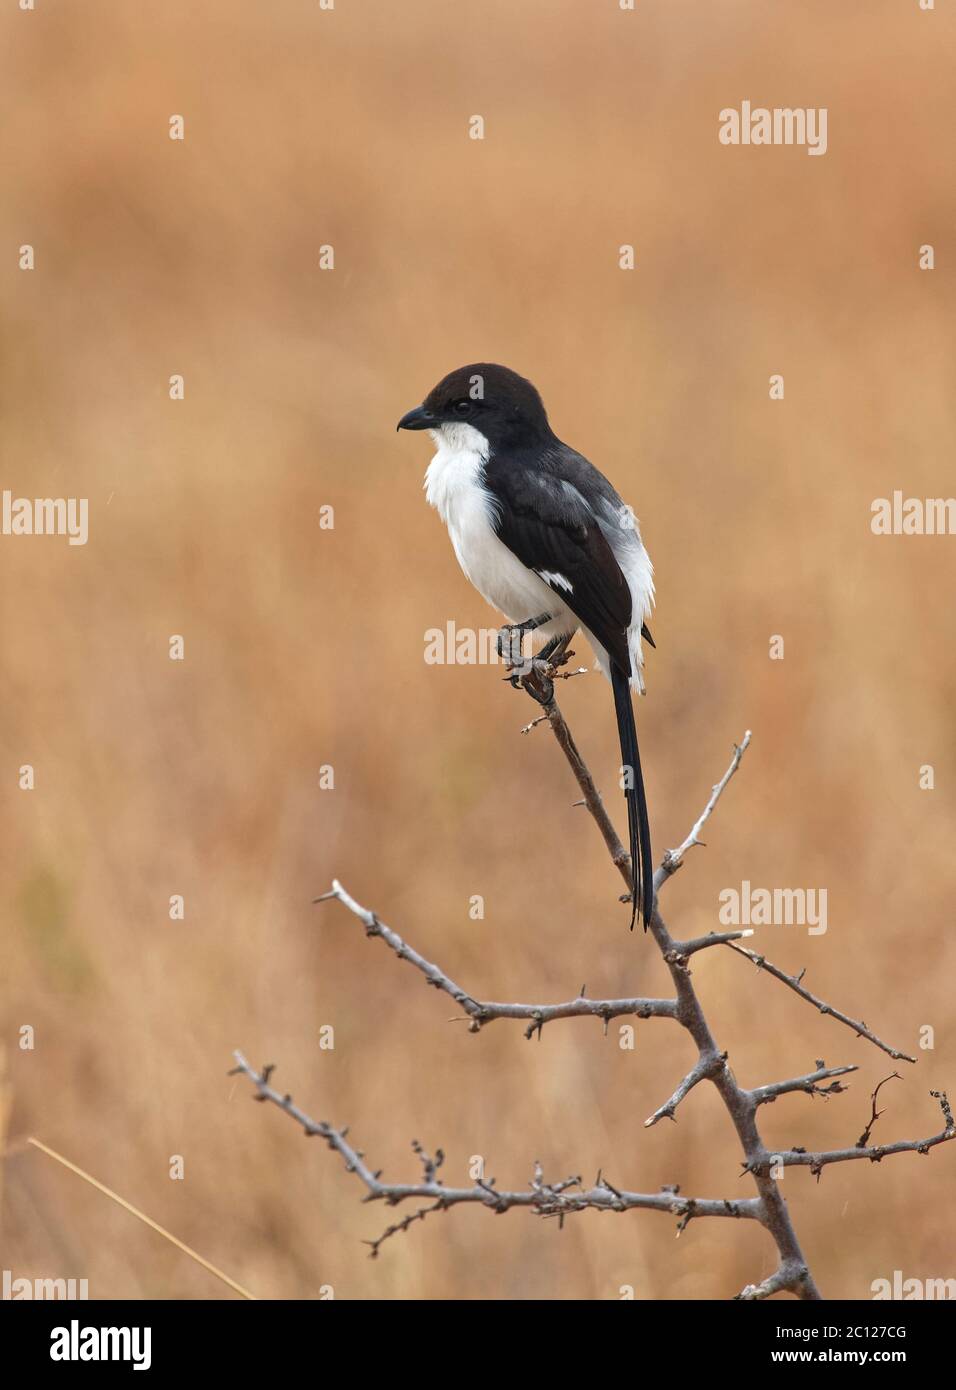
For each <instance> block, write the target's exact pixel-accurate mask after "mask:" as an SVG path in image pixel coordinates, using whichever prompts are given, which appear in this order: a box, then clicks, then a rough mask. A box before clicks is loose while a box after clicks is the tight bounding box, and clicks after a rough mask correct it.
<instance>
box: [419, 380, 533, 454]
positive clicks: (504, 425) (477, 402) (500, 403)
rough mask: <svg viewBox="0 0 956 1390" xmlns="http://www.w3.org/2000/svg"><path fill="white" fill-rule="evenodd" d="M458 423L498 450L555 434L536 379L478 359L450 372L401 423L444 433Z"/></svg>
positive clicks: (531, 442) (526, 443)
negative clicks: (549, 423) (526, 378)
mask: <svg viewBox="0 0 956 1390" xmlns="http://www.w3.org/2000/svg"><path fill="white" fill-rule="evenodd" d="M454 425H470V426H471V427H472V429H475V430H477V431H478V432H479V433H480V434H482V435H484V437H485V438H486V439H487V440H488V442H489V444H491V445H492V446H493V447H497V448H501V447H502V446H511V447H518V446H521V445H528V444H533V443H535V442H539V441H542V442H543V441H547V440H550V439H551V438H552V434H551V428H550V426H549V425H548V417H547V415H546V414H545V409H544V406H543V405H542V403H541V397H540V396H539V395H538V392H537V391H536V389H535V388H534V387H533V386H532V385H531V382H530V381H526V380H525V378H524V377H523V376H519V375H518V373H517V372H513V371H511V370H510V368H508V367H499V366H498V365H497V364H496V363H494V362H473V363H472V364H471V366H469V367H459V368H458V369H457V371H454V372H449V373H448V375H447V376H445V377H442V379H441V381H440V382H439V383H438V385H437V386H434V387H433V388H432V389H431V391H429V393H428V395H427V396H426V397H425V399H424V401H423V402H422V404H421V405H417V406H416V407H415V408H414V410H410V411H409V412H408V414H407V415H403V416H402V418H401V419H400V420H399V422H398V428H399V429H400V430H435V431H438V432H444V431H445V430H447V429H449V427H451V426H454Z"/></svg>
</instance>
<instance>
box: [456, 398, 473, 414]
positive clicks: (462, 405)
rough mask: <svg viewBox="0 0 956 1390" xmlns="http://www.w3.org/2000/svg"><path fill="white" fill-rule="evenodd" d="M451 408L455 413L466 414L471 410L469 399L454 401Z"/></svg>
mask: <svg viewBox="0 0 956 1390" xmlns="http://www.w3.org/2000/svg"><path fill="white" fill-rule="evenodd" d="M452 410H453V411H454V412H455V414H456V415H468V414H469V413H470V412H471V401H467V400H461V401H456V402H455V404H454V405H453V406H452Z"/></svg>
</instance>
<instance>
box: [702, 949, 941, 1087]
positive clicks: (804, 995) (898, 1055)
mask: <svg viewBox="0 0 956 1390" xmlns="http://www.w3.org/2000/svg"><path fill="white" fill-rule="evenodd" d="M724 944H725V945H726V946H727V947H728V948H729V949H730V950H731V951H736V952H737V954H738V955H740V956H746V957H747V959H748V960H752V961H753V963H754V965H755V966H756V967H757V969H758V970H765V971H766V972H767V974H768V975H772V976H773V977H774V979H775V980H780V982H781V983H782V984H785V985H786V986H787V988H788V989H792V990H793V992H794V994H799V996H800V998H801V999H805V1000H806V1001H807V1003H808V1004H812V1005H813V1007H814V1008H815V1009H818V1010H819V1011H820V1013H821V1014H826V1015H828V1017H830V1018H835V1019H836V1020H837V1022H838V1023H845V1024H846V1026H847V1027H848V1028H852V1029H853V1031H854V1033H856V1035H857V1037H858V1038H866V1039H867V1041H869V1042H871V1043H873V1045H874V1047H878V1048H879V1049H880V1050H881V1052H886V1053H888V1054H889V1056H890V1057H892V1058H893V1060H894V1062H915V1061H916V1058H915V1057H910V1055H909V1054H908V1053H906V1052H901V1051H900V1050H899V1048H896V1047H891V1046H890V1044H889V1043H885V1042H883V1040H882V1038H878V1037H877V1036H876V1034H875V1033H872V1032H871V1031H870V1029H869V1028H867V1026H866V1024H865V1023H861V1022H859V1021H858V1020H857V1019H855V1018H851V1017H850V1015H849V1014H845V1013H843V1012H842V1011H841V1010H840V1009H835V1008H834V1007H833V1005H832V1004H827V1003H826V1002H825V1001H824V1000H823V999H818V998H817V996H816V995H815V994H811V993H810V991H809V990H808V989H804V987H803V984H802V980H803V976H804V973H805V972H804V971H803V970H801V971H800V974H799V975H788V974H787V973H786V971H784V970H781V969H780V968H779V966H776V965H772V964H771V963H770V961H769V960H767V957H766V956H762V955H758V954H757V952H756V951H748V950H747V949H746V947H744V946H735V945H734V943H733V942H732V941H727V942H725V943H724Z"/></svg>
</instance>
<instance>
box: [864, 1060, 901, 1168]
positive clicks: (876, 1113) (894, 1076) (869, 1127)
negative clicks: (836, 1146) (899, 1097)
mask: <svg viewBox="0 0 956 1390" xmlns="http://www.w3.org/2000/svg"><path fill="white" fill-rule="evenodd" d="M902 1080H903V1078H902V1077H901V1076H900V1074H899V1072H898V1071H893V1072H890V1074H889V1076H884V1078H883V1080H882V1081H881V1082H879V1084H878V1085H877V1087H876V1090H875V1091H874V1092H873V1094H872V1095H871V1096H870V1105H871V1111H870V1118H869V1120H867V1123H866V1129H865V1130H864V1131H863V1133H862V1134H861V1135H860V1137H859V1139H858V1140H857V1141H856V1146H857V1148H858V1149H865V1148H866V1146H867V1144H868V1143H869V1142H870V1135H871V1134H872V1133H873V1126H874V1125H875V1124H876V1122H877V1120H878V1119H879V1118H880V1116H881V1115H882V1114H883V1111H882V1110H877V1108H876V1098H877V1096H878V1095H879V1094H880V1091H881V1090H882V1088H883V1087H884V1086H885V1085H886V1083H887V1081H902Z"/></svg>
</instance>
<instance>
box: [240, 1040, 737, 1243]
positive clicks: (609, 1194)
mask: <svg viewBox="0 0 956 1390" xmlns="http://www.w3.org/2000/svg"><path fill="white" fill-rule="evenodd" d="M233 1056H234V1057H235V1059H236V1065H235V1067H234V1068H233V1069H232V1071H231V1072H230V1075H235V1074H236V1073H242V1075H244V1076H247V1077H248V1078H249V1080H250V1081H251V1082H252V1083H253V1085H254V1086H255V1088H256V1096H255V1099H256V1100H260V1101H271V1103H272V1104H273V1105H276V1106H278V1108H279V1109H280V1110H282V1111H284V1112H285V1114H287V1115H288V1116H290V1118H291V1119H293V1120H295V1121H296V1123H297V1124H299V1125H301V1126H302V1128H303V1130H304V1131H305V1133H306V1135H307V1137H309V1138H311V1137H313V1136H315V1137H318V1138H320V1139H324V1140H325V1142H326V1143H327V1144H328V1146H329V1148H330V1149H333V1150H334V1151H335V1152H336V1153H337V1154H339V1156H340V1157H341V1158H342V1159H343V1160H344V1162H345V1168H346V1172H349V1173H355V1174H356V1175H357V1176H358V1177H359V1178H360V1179H361V1181H362V1182H363V1183H364V1184H365V1188H366V1195H365V1201H366V1202H384V1203H385V1204H386V1206H393V1207H394V1206H398V1204H399V1203H400V1202H407V1201H409V1200H410V1199H411V1200H416V1199H418V1200H423V1201H429V1202H431V1203H432V1205H431V1206H430V1207H424V1208H420V1209H419V1210H417V1211H415V1212H414V1213H412V1214H411V1215H409V1216H406V1217H405V1218H404V1219H403V1220H402V1221H400V1222H397V1223H396V1224H395V1225H392V1226H389V1228H388V1230H386V1231H384V1232H383V1233H382V1235H381V1236H380V1237H379V1238H378V1240H374V1241H369V1242H368V1244H369V1245H371V1246H372V1254H373V1255H377V1254H378V1248H379V1246H380V1245H381V1244H382V1242H383V1241H384V1240H387V1239H388V1237H389V1236H391V1235H395V1234H397V1233H398V1232H399V1231H404V1230H407V1229H408V1227H409V1226H410V1225H411V1224H412V1222H414V1221H418V1220H423V1219H424V1217H425V1216H427V1215H428V1214H429V1213H430V1212H434V1211H445V1210H447V1208H448V1207H454V1206H460V1205H462V1204H463V1203H477V1204H478V1205H479V1206H483V1207H488V1208H489V1209H490V1210H491V1211H494V1212H498V1213H501V1212H506V1211H510V1210H511V1209H512V1208H513V1207H530V1208H531V1209H532V1210H533V1211H535V1212H537V1213H538V1215H539V1216H557V1217H559V1218H560V1219H562V1220H563V1218H564V1217H565V1216H568V1215H570V1214H572V1213H573V1212H577V1211H585V1210H587V1209H588V1208H592V1209H594V1210H596V1211H635V1210H643V1211H662V1212H669V1213H670V1214H671V1215H672V1216H677V1217H680V1220H681V1229H683V1227H684V1226H686V1225H687V1223H688V1222H689V1221H690V1220H692V1219H693V1218H694V1217H695V1216H734V1217H737V1218H747V1219H750V1220H753V1221H760V1220H761V1212H760V1202H759V1200H758V1199H757V1198H755V1197H749V1198H737V1199H736V1200H734V1201H725V1200H724V1199H723V1198H722V1197H720V1198H704V1197H681V1196H680V1194H679V1192H678V1191H677V1190H676V1189H665V1190H663V1191H661V1192H654V1193H647V1192H626V1191H624V1190H623V1189H621V1188H618V1187H612V1186H611V1184H610V1183H609V1182H608V1181H607V1180H606V1178H604V1177H603V1176H602V1174H600V1173H599V1174H598V1175H597V1178H596V1180H595V1182H594V1185H593V1186H592V1187H590V1188H584V1187H582V1185H581V1178H579V1177H570V1178H565V1179H563V1180H562V1181H561V1182H555V1183H546V1182H545V1181H544V1174H543V1172H542V1170H541V1167H540V1165H538V1164H535V1169H534V1175H533V1177H532V1179H531V1181H530V1183H529V1184H528V1190H527V1191H522V1192H504V1191H499V1190H498V1188H496V1187H495V1180H494V1178H489V1179H480V1180H478V1181H476V1182H475V1183H474V1185H473V1186H472V1187H446V1186H445V1184H444V1183H443V1182H441V1181H440V1179H439V1178H438V1176H437V1170H438V1168H439V1166H440V1162H441V1160H440V1158H436V1159H435V1160H432V1159H430V1158H429V1157H428V1155H427V1154H426V1153H425V1152H424V1150H423V1149H422V1147H421V1145H420V1144H418V1143H417V1142H415V1143H413V1144H412V1148H413V1150H414V1151H415V1153H416V1154H417V1155H418V1157H419V1159H420V1160H421V1162H422V1167H423V1168H424V1175H423V1176H424V1180H423V1181H422V1182H418V1183H388V1182H383V1181H382V1174H381V1170H379V1171H377V1172H373V1171H372V1169H370V1168H369V1167H368V1165H367V1164H366V1162H365V1155H364V1154H363V1153H362V1151H361V1150H360V1149H355V1148H353V1147H352V1145H351V1144H350V1143H349V1142H348V1138H347V1135H348V1130H347V1129H334V1128H333V1127H332V1125H329V1124H326V1123H325V1121H324V1120H313V1119H310V1117H309V1116H308V1115H306V1114H305V1113H304V1112H303V1111H302V1110H300V1109H299V1107H298V1106H297V1105H295V1104H294V1102H293V1100H292V1097H291V1096H290V1095H283V1094H282V1093H281V1092H280V1091H277V1090H275V1088H274V1087H273V1086H272V1085H270V1077H271V1075H272V1073H273V1071H274V1070H275V1068H274V1067H263V1068H262V1071H261V1072H259V1071H256V1069H255V1068H254V1067H251V1066H250V1065H249V1063H248V1062H247V1061H246V1059H245V1057H244V1056H243V1055H242V1053H241V1052H235V1053H233ZM439 1153H440V1151H439Z"/></svg>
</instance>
